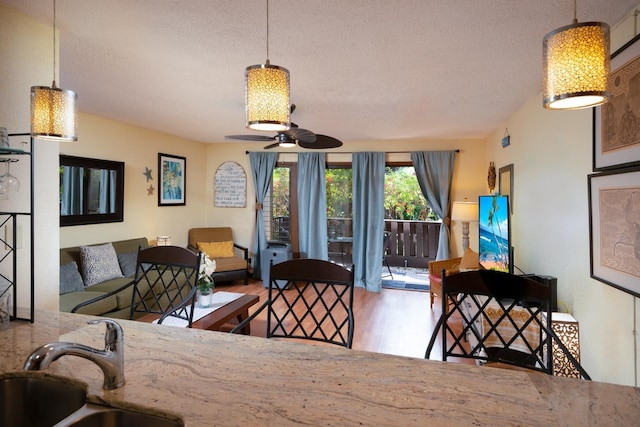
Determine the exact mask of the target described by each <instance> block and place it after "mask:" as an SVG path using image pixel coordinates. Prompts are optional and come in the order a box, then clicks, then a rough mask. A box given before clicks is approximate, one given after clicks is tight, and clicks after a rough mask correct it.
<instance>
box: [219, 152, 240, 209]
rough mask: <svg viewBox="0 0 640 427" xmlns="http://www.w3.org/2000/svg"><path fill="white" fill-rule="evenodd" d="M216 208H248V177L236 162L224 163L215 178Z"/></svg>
mask: <svg viewBox="0 0 640 427" xmlns="http://www.w3.org/2000/svg"><path fill="white" fill-rule="evenodd" d="M214 187H215V196H214V206H215V207H218V208H244V207H246V206H247V175H246V174H245V172H244V169H243V168H242V166H240V165H239V164H237V163H236V162H224V163H223V164H221V165H220V167H219V168H218V169H217V170H216V175H215V178H214Z"/></svg>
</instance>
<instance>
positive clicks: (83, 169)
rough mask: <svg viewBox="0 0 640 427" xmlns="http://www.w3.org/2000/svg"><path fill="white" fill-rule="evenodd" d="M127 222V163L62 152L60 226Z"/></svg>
mask: <svg viewBox="0 0 640 427" xmlns="http://www.w3.org/2000/svg"><path fill="white" fill-rule="evenodd" d="M122 221H124V162H114V161H112V160H101V159H90V158H86V157H76V156H66V155H64V154H61V155H60V226H61V227H65V226H71V225H86V224H100V223H105V222H122Z"/></svg>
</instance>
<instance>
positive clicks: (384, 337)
mask: <svg viewBox="0 0 640 427" xmlns="http://www.w3.org/2000/svg"><path fill="white" fill-rule="evenodd" d="M216 288H217V289H218V290H222V291H227V292H241V293H245V294H254V295H259V296H260V302H261V303H262V302H263V301H265V300H266V298H267V289H266V288H264V287H263V286H262V282H261V281H257V280H251V281H250V282H249V285H247V286H245V285H243V284H242V283H241V282H234V283H233V284H219V285H218V284H217V285H216ZM259 306H260V304H258V305H256V306H254V308H253V309H254V310H255V309H256V308H258V307H259ZM353 307H354V317H355V332H354V339H353V349H354V350H364V351H371V352H376V353H386V354H394V355H398V356H407V357H416V358H424V353H425V350H426V348H427V344H428V342H429V338H430V337H431V334H432V332H433V328H434V325H435V323H436V322H437V320H438V316H439V315H440V309H439V305H438V307H436V304H434V310H433V311H432V310H431V309H430V308H429V292H421V291H413V290H404V289H383V290H382V292H380V293H375V292H367V291H365V290H364V289H362V288H356V289H355V291H354V304H353ZM250 312H251V311H250ZM265 319H266V313H264V315H263V314H261V315H260V316H258V317H257V318H256V319H255V320H254V321H253V322H252V324H251V335H255V336H262V337H264V336H265ZM441 351H442V350H441V348H440V347H439V345H438V344H436V347H435V348H434V350H433V353H432V355H431V359H434V360H440V359H439V355H440V354H441Z"/></svg>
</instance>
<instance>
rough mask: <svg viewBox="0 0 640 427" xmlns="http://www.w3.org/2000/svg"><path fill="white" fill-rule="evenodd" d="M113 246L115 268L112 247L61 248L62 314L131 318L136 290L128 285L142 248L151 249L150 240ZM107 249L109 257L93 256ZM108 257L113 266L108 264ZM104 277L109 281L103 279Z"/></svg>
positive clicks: (137, 240) (133, 240) (119, 242)
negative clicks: (106, 261)
mask: <svg viewBox="0 0 640 427" xmlns="http://www.w3.org/2000/svg"><path fill="white" fill-rule="evenodd" d="M111 245H112V246H113V250H115V253H116V257H117V261H116V264H115V265H114V262H113V256H112V251H113V250H111V249H109V247H108V246H109V245H108V244H107V245H105V244H97V245H88V248H89V249H86V247H84V249H81V247H80V246H77V247H71V248H62V249H60V311H66V312H75V313H82V314H90V315H96V316H108V317H115V318H120V319H128V318H129V314H130V307H131V297H132V292H133V288H132V287H125V285H126V284H128V283H130V282H131V281H132V279H133V276H134V274H135V266H136V260H137V253H138V249H139V248H140V247H142V248H147V247H149V241H148V240H147V238H146V237H139V238H136V239H129V240H121V241H116V242H111ZM103 249H104V250H108V251H110V252H109V256H105V257H102V256H93V257H92V255H93V254H94V253H95V254H98V255H99V254H100V251H99V250H103ZM106 258H109V260H110V261H111V262H110V265H107V266H105V265H104V264H105V262H104V261H105V259H106ZM91 264H94V265H91ZM117 268H119V271H118V270H117ZM99 270H103V271H102V272H101V271H99ZM101 277H109V278H108V279H106V280H101ZM96 282H97V283H96ZM123 287H125V288H124V289H120V288H123Z"/></svg>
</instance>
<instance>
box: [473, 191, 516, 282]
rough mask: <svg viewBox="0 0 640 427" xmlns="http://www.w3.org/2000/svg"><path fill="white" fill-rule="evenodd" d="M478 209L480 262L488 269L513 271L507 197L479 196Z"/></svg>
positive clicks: (496, 195)
mask: <svg viewBox="0 0 640 427" xmlns="http://www.w3.org/2000/svg"><path fill="white" fill-rule="evenodd" d="M478 211H479V216H480V218H479V220H478V223H479V226H480V227H479V228H480V229H479V232H478V236H479V240H480V242H479V245H478V249H479V250H478V252H479V257H480V264H482V266H483V267H484V268H486V269H489V270H499V271H504V272H507V273H513V259H512V258H513V256H512V255H513V252H512V249H511V224H510V223H509V221H510V217H509V197H508V196H502V195H499V194H494V195H490V196H480V197H479V201H478Z"/></svg>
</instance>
